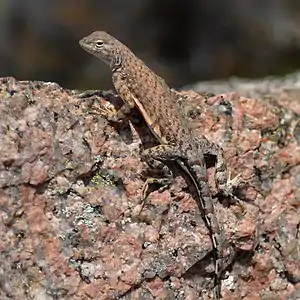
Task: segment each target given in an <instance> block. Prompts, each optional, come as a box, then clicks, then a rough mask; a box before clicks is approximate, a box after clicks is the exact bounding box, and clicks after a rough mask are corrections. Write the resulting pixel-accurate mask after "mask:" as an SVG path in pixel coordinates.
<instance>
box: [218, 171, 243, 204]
mask: <svg viewBox="0 0 300 300" xmlns="http://www.w3.org/2000/svg"><path fill="white" fill-rule="evenodd" d="M241 174H242V173H240V174H238V175H237V176H235V177H234V178H232V179H231V178H230V177H231V174H230V172H229V176H228V180H227V182H226V183H225V184H221V185H220V186H219V190H220V192H221V194H222V195H224V196H225V197H230V198H231V199H233V200H234V201H236V202H237V203H239V202H240V199H239V198H238V197H236V196H235V195H234V189H236V188H237V187H238V186H239V184H240V183H241V182H245V181H244V179H243V178H242V177H241Z"/></svg>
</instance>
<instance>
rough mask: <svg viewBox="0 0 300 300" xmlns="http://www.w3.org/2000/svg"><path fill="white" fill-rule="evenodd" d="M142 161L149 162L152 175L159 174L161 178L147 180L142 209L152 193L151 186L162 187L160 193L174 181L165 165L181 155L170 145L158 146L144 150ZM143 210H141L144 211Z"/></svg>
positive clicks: (144, 186)
mask: <svg viewBox="0 0 300 300" xmlns="http://www.w3.org/2000/svg"><path fill="white" fill-rule="evenodd" d="M141 155H142V159H143V160H144V161H146V162H147V164H148V166H149V167H150V170H151V173H152V174H153V173H155V175H158V174H159V176H160V177H159V178H157V177H151V178H147V180H146V182H145V183H144V185H143V188H142V195H141V200H142V209H143V206H144V204H145V201H146V199H147V197H148V196H149V194H150V192H151V188H150V187H151V186H152V185H153V184H158V185H160V186H161V187H160V188H159V191H160V192H161V191H163V190H165V189H166V188H167V187H168V186H169V185H170V183H171V182H172V180H173V173H172V171H171V170H170V168H169V167H168V166H167V165H166V164H165V162H166V161H175V160H176V159H177V158H178V157H179V156H181V153H180V151H179V150H177V149H176V148H173V147H172V146H169V145H158V146H155V147H152V148H150V149H146V150H144V151H143V152H142V153H141ZM142 209H141V210H142Z"/></svg>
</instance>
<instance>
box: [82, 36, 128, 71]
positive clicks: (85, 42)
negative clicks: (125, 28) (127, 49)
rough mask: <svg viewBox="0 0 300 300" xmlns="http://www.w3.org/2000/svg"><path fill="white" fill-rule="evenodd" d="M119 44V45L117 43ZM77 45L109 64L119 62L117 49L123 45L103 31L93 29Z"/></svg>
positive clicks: (112, 64) (112, 65)
mask: <svg viewBox="0 0 300 300" xmlns="http://www.w3.org/2000/svg"><path fill="white" fill-rule="evenodd" d="M119 44H120V45H119ZM79 45H80V46H81V47H82V48H83V49H84V50H85V51H87V52H89V53H91V54H92V55H94V56H96V57H97V58H100V59H101V60H103V61H104V62H105V63H107V64H108V65H109V66H111V67H114V66H115V65H117V64H119V63H120V61H119V60H120V59H119V57H120V55H119V49H123V48H124V45H123V44H121V42H119V41H118V40H117V39H115V38H114V37H112V36H111V35H109V34H108V33H106V32H104V31H95V32H93V33H91V34H90V35H88V36H86V37H84V38H83V39H81V40H80V41H79Z"/></svg>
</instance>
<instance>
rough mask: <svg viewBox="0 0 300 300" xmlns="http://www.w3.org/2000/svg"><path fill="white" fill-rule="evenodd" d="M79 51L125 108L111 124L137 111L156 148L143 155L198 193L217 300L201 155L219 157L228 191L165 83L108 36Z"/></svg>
mask: <svg viewBox="0 0 300 300" xmlns="http://www.w3.org/2000/svg"><path fill="white" fill-rule="evenodd" d="M79 43H80V46H81V47H82V48H83V49H84V50H86V51H87V52H89V53H91V54H92V55H94V56H96V57H97V58H99V59H101V60H103V61H104V62H105V63H107V64H108V65H109V66H110V68H111V70H112V81H113V84H114V87H115V89H116V91H117V93H118V94H119V96H120V97H121V98H122V100H123V101H124V105H123V106H122V107H121V109H120V110H119V111H118V112H117V113H116V114H115V115H114V116H111V118H110V119H111V120H114V121H117V120H120V119H122V118H124V117H125V116H126V115H127V114H128V113H129V112H130V110H131V109H132V108H133V107H137V108H138V109H139V111H140V113H141V114H142V116H143V117H144V119H145V121H146V122H147V124H148V126H149V128H150V129H151V131H152V133H153V134H154V136H155V137H156V138H157V140H158V141H159V143H160V145H159V146H156V147H153V148H151V149H147V150H144V152H143V156H144V158H146V159H147V160H148V161H152V163H153V161H159V162H160V163H163V162H165V161H175V162H176V163H177V164H178V165H179V166H180V167H181V168H182V169H183V170H184V171H185V172H186V173H187V174H188V176H189V177H190V178H191V181H192V182H193V184H194V185H195V187H196V190H197V194H198V197H197V205H198V207H199V209H200V211H201V213H202V216H203V218H204V221H205V224H206V226H207V228H208V229H209V232H210V235H211V239H212V245H213V250H214V258H215V282H214V283H215V288H214V299H216V300H217V299H220V298H221V293H220V291H221V279H220V275H221V272H222V268H223V267H222V266H223V240H224V235H223V234H222V232H221V230H220V227H219V224H218V220H217V217H216V215H215V211H214V206H213V200H212V197H211V193H210V190H209V185H208V182H207V174H206V165H205V161H204V154H203V151H204V152H205V154H207V153H209V154H214V155H216V156H217V166H216V181H217V184H218V185H219V186H222V185H223V186H226V181H227V169H226V164H225V160H224V158H223V156H222V152H221V151H220V149H219V148H218V147H217V146H215V145H214V144H211V143H209V142H208V141H207V140H206V139H204V138H203V139H197V138H196V137H195V136H194V134H193V132H192V130H191V127H190V126H189V124H188V120H187V118H186V117H185V116H184V114H183V113H182V111H183V110H182V108H181V107H180V105H181V101H179V99H178V95H177V94H175V93H174V92H173V91H172V90H171V89H170V88H169V87H168V85H167V84H166V83H165V81H164V80H163V79H162V78H160V77H159V76H157V75H156V74H155V73H153V72H152V71H151V70H150V69H149V68H148V67H147V66H146V65H145V64H144V63H143V62H142V61H141V60H140V59H138V58H137V57H136V56H135V55H134V54H133V53H132V52H131V51H130V50H129V49H128V48H127V47H126V46H125V45H124V44H122V43H121V42H120V41H118V40H117V39H115V38H114V37H112V36H110V35H109V34H107V33H106V32H103V31H96V32H93V33H92V34H90V35H89V36H87V37H85V38H83V39H82V40H80V42H79Z"/></svg>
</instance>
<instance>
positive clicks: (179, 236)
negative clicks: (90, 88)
mask: <svg viewBox="0 0 300 300" xmlns="http://www.w3.org/2000/svg"><path fill="white" fill-rule="evenodd" d="M279 90H280V92H279ZM279 90H278V92H277V93H275V94H273V95H272V96H270V97H264V99H262V98H260V97H259V96H257V97H256V98H246V97H243V96H240V95H238V94H237V93H234V92H231V93H226V94H218V95H208V94H207V95H205V96H203V95H202V96H201V95H200V94H197V93H196V92H193V91H186V92H182V93H183V94H185V95H186V96H188V98H189V99H190V100H187V113H188V115H189V117H190V119H191V122H192V125H193V127H194V129H195V132H196V134H197V135H199V136H200V135H205V136H206V137H207V138H208V139H209V140H211V141H214V142H216V143H218V144H219V145H221V146H222V147H223V148H224V151H225V157H226V158H227V160H228V168H229V171H230V173H231V178H234V177H235V176H236V175H238V174H241V177H242V179H243V182H242V183H241V184H240V186H239V187H238V189H237V191H236V195H237V196H238V198H239V199H240V200H241V201H240V202H239V203H232V201H229V200H230V199H221V198H220V197H217V193H216V188H215V186H214V182H213V176H212V174H213V169H214V165H213V164H211V166H210V168H209V170H208V173H209V181H210V184H211V189H212V192H213V195H214V196H215V202H216V203H215V206H216V213H217V216H218V219H219V220H220V223H221V224H222V226H223V229H224V232H225V234H226V240H227V242H228V244H230V245H232V246H233V247H234V249H235V250H234V253H229V251H227V252H228V253H227V252H226V258H227V259H228V267H227V270H226V272H225V274H224V279H223V285H222V295H223V299H299V298H300V284H299V282H300V272H299V270H300V242H299V234H300V233H299V224H300V213H299V207H300V176H299V174H300V122H299V108H300V101H299V97H298V96H297V95H300V93H299V94H297V92H295V91H293V93H292V95H291V94H290V93H289V92H287V91H285V90H284V89H280V88H279ZM77 94H78V93H77V91H69V90H65V89H63V88H61V87H59V86H58V85H57V84H54V83H44V82H29V81H17V80H15V79H14V78H2V79H0V128H1V130H0V135H1V137H0V140H1V143H0V186H1V191H0V220H1V222H0V236H1V244H0V255H1V257H0V261H1V263H0V298H1V299H198V298H199V296H198V295H199V294H201V295H202V296H203V299H210V296H211V295H210V289H211V288H212V276H213V262H212V255H211V250H212V245H211V241H210V237H209V233H208V231H207V229H206V227H205V225H204V223H203V221H202V219H201V216H200V213H199V211H198V209H197V206H196V203H195V201H194V199H193V197H195V195H194V193H193V188H192V187H191V186H190V185H189V182H188V181H186V180H185V179H184V177H182V176H183V175H184V174H182V173H181V172H180V171H179V170H176V169H175V172H174V174H175V178H174V182H173V183H172V185H171V186H170V187H169V188H168V189H166V190H165V191H163V192H159V191H153V192H152V193H151V194H150V196H149V198H148V200H147V202H146V203H145V205H144V207H143V209H142V210H141V208H142V203H141V201H140V193H141V189H142V187H143V183H144V182H145V178H146V177H147V175H148V174H147V173H148V172H147V170H148V168H147V165H146V164H145V163H144V162H142V161H141V159H140V154H139V153H140V150H141V148H144V147H147V146H149V145H151V144H153V143H154V142H155V141H154V140H153V137H152V136H151V134H150V132H149V131H148V129H147V127H146V125H145V124H144V122H143V121H142V120H139V117H138V116H133V117H132V120H131V121H132V122H124V123H122V124H120V125H119V126H117V127H113V126H112V125H111V124H109V123H107V122H106V121H105V119H103V118H102V117H101V115H100V114H97V113H96V112H97V109H98V108H99V107H102V108H103V107H110V105H111V104H109V103H108V101H107V99H109V100H110V101H111V102H113V103H114V104H115V105H116V106H118V105H120V99H118V98H117V97H116V96H115V95H113V94H112V93H110V92H107V93H104V95H105V96H104V97H100V96H95V97H92V98H89V99H85V100H83V99H80V98H79V97H78V96H77ZM137 121H138V122H137ZM217 200H219V201H217ZM221 200H222V201H221ZM140 211H141V212H140ZM228 249H231V248H230V247H228Z"/></svg>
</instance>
